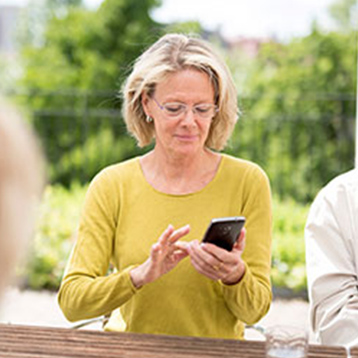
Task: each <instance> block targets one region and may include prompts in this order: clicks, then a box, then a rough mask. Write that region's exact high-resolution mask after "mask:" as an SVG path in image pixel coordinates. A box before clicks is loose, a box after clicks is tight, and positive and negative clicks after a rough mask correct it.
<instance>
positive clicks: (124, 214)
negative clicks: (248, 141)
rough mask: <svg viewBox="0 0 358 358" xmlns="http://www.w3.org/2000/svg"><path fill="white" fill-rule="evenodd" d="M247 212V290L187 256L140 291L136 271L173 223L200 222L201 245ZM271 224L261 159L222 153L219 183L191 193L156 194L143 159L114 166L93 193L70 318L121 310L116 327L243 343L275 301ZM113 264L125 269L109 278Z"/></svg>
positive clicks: (64, 290) (64, 292) (68, 279)
mask: <svg viewBox="0 0 358 358" xmlns="http://www.w3.org/2000/svg"><path fill="white" fill-rule="evenodd" d="M239 215H242V216H245V217H246V219H247V221H246V225H245V227H246V230H247V233H246V246H245V250H244V254H243V260H244V261H245V264H246V273H245V275H244V277H243V278H242V280H241V281H240V282H239V283H238V284H236V285H231V286H227V285H224V284H223V283H221V282H220V281H213V280H211V279H209V278H207V277H205V276H203V275H201V274H199V273H198V272H197V271H196V270H195V269H194V267H193V266H192V265H191V263H190V259H189V258H185V259H184V260H183V261H182V262H180V263H179V265H178V266H177V267H176V268H174V269H173V270H172V271H171V272H169V273H168V274H166V275H164V276H162V277H161V278H160V279H158V280H157V281H155V282H152V283H150V284H147V285H145V286H143V287H142V288H140V289H138V290H137V289H136V288H135V287H134V286H133V284H132V282H131V279H130V276H129V271H130V270H131V269H132V268H133V267H134V266H136V265H139V264H141V263H143V262H144V261H145V260H146V259H147V258H148V255H149V252H150V248H151V246H152V245H153V244H154V243H155V242H156V241H157V240H158V238H159V236H160V235H161V233H162V232H163V231H164V229H165V228H166V227H167V226H168V224H173V225H174V227H175V228H179V227H181V226H183V225H186V224H190V227H191V231H190V234H189V235H187V237H185V238H184V240H186V241H191V240H194V239H198V240H201V238H202V237H203V234H204V232H205V230H206V228H207V226H208V224H209V222H210V220H211V219H212V218H215V217H223V216H239ZM271 225H272V220H271V195H270V186H269V181H268V179H267V176H266V175H265V173H264V172H263V171H262V169H260V168H259V167H258V166H257V165H255V164H253V163H251V162H248V161H244V160H241V159H236V158H233V157H231V156H228V155H222V160H221V163H220V166H219V169H218V172H217V173H216V176H215V177H214V179H213V180H212V181H211V182H210V183H209V184H208V185H206V186H205V187H204V188H203V189H202V190H200V191H198V192H194V193H191V194H186V195H170V194H165V193H162V192H159V191H157V190H155V189H154V188H153V187H152V186H151V185H150V184H149V183H148V182H147V181H146V179H145V177H144V175H143V172H142V170H141V166H140V162H139V158H134V159H131V160H128V161H126V162H123V163H120V164H116V165H113V166H110V167H108V168H106V169H104V170H103V171H102V172H100V173H99V174H98V175H97V176H96V177H95V179H94V180H93V181H92V183H91V185H90V187H89V190H88V192H87V195H86V199H85V203H84V207H83V211H82V216H81V219H80V225H79V230H78V237H77V241H76V244H75V246H74V249H73V251H72V254H71V257H70V260H69V262H68V265H67V268H66V272H65V275H64V278H63V281H62V284H61V288H60V292H59V295H58V301H59V304H60V307H61V309H62V311H63V313H64V314H65V316H66V317H67V318H68V319H69V320H70V321H77V320H82V319H88V318H92V317H97V316H100V315H103V314H108V313H111V312H113V311H114V312H113V314H112V316H111V319H110V321H109V323H108V324H107V326H106V329H107V330H125V331H128V332H141V333H157V334H171V335H185V336H200V337H217V338H243V329H244V325H243V323H246V324H253V323H255V322H257V321H258V320H260V319H261V318H262V317H263V316H264V315H265V314H266V313H267V311H268V309H269V307H270V303H271V299H272V295H271V285H270V261H271ZM110 263H112V264H113V266H114V267H115V269H116V271H115V272H114V273H111V274H109V275H107V272H108V268H109V265H110ZM117 308H120V314H119V310H116V309H117ZM121 316H122V317H123V320H122V318H121ZM123 321H124V323H123Z"/></svg>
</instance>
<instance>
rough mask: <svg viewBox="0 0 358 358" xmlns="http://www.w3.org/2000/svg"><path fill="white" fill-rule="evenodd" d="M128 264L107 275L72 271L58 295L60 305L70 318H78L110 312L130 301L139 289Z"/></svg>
mask: <svg viewBox="0 0 358 358" xmlns="http://www.w3.org/2000/svg"><path fill="white" fill-rule="evenodd" d="M131 269H133V267H129V268H127V269H126V270H124V271H121V272H118V273H113V274H111V275H109V276H106V277H90V276H88V275H86V274H82V273H76V272H73V273H70V274H67V275H66V277H65V278H64V280H63V282H62V285H61V288H60V291H59V294H58V303H59V306H60V308H61V310H62V312H63V313H64V315H65V316H66V318H67V319H68V320H69V321H72V322H73V321H78V320H82V319H89V318H93V317H98V316H101V315H104V314H108V313H110V312H111V311H113V310H114V309H116V308H118V307H120V306H121V305H123V304H124V303H125V302H127V301H128V300H129V299H130V298H131V297H132V296H133V295H134V294H135V292H136V289H135V287H134V286H133V284H132V282H131V279H130V275H129V271H130V270H131Z"/></svg>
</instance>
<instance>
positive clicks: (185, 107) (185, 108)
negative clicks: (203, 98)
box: [152, 97, 219, 120]
mask: <svg viewBox="0 0 358 358" xmlns="http://www.w3.org/2000/svg"><path fill="white" fill-rule="evenodd" d="M152 99H153V101H154V102H155V103H156V105H157V106H158V107H159V109H160V110H161V111H164V110H165V107H164V105H161V104H160V103H159V102H158V101H157V100H156V99H155V97H152ZM167 104H178V105H181V106H183V108H184V111H183V112H182V113H180V114H177V115H174V116H173V118H179V117H180V116H181V115H183V114H186V113H187V112H188V110H189V107H190V106H189V105H187V104H186V103H180V102H168V103H165V105H167ZM203 104H206V105H210V106H213V108H214V115H213V116H212V117H208V118H205V117H202V116H201V115H200V113H199V112H197V111H196V108H195V107H196V106H200V105H203ZM191 110H192V112H193V114H194V115H198V116H199V117H200V118H202V119H205V120H209V119H210V120H212V119H213V118H214V117H215V115H216V113H218V112H219V107H218V106H217V105H216V104H213V103H201V104H199V105H195V106H191ZM169 117H170V116H169Z"/></svg>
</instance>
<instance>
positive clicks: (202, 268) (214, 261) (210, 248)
mask: <svg viewBox="0 0 358 358" xmlns="http://www.w3.org/2000/svg"><path fill="white" fill-rule="evenodd" d="M245 235H246V230H245V229H242V230H241V233H240V236H239V239H238V240H237V241H236V243H235V245H234V247H233V249H232V251H227V250H225V249H222V248H220V247H217V246H216V245H213V244H209V243H199V242H198V241H197V240H195V241H192V242H191V243H190V244H189V245H188V252H189V255H190V259H191V262H192V264H193V266H194V267H195V269H196V270H197V271H198V272H199V273H201V274H203V275H205V276H206V277H209V278H211V279H212V280H221V281H222V282H223V283H224V284H226V285H234V284H236V283H238V282H239V281H240V280H241V279H242V277H243V276H244V273H245V264H244V261H243V260H242V259H241V255H242V253H243V251H244V248H245Z"/></svg>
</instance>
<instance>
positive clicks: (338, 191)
mask: <svg viewBox="0 0 358 358" xmlns="http://www.w3.org/2000/svg"><path fill="white" fill-rule="evenodd" d="M357 193H358V169H353V170H350V171H349V172H346V173H343V174H341V175H338V176H337V177H335V178H334V179H332V180H331V181H330V182H329V183H328V184H327V185H326V186H325V187H323V188H322V189H321V190H320V192H319V193H318V195H317V200H324V199H325V200H329V201H335V200H340V199H342V198H343V197H353V196H354V197H356V195H353V194H357Z"/></svg>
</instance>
